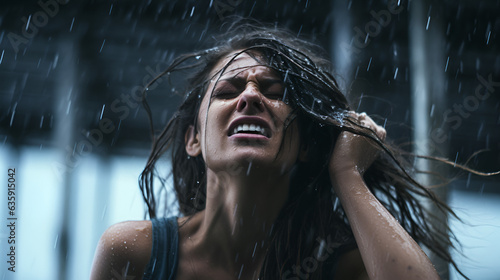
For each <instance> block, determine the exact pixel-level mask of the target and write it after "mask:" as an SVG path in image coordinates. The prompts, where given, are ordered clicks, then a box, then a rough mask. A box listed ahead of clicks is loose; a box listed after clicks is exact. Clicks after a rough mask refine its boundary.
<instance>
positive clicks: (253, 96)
mask: <svg viewBox="0 0 500 280" xmlns="http://www.w3.org/2000/svg"><path fill="white" fill-rule="evenodd" d="M233 56H234V53H232V54H230V55H229V56H228V57H227V58H225V59H223V60H222V61H220V62H219V63H218V65H217V66H216V67H215V69H214V70H213V71H212V74H211V75H212V76H213V74H214V73H217V74H216V75H215V76H214V77H213V79H212V81H211V82H210V84H209V86H208V90H207V92H206V94H205V96H204V98H203V100H202V103H201V107H200V111H199V115H198V128H199V129H198V130H197V132H196V133H195V134H194V133H193V134H191V137H197V138H196V141H198V142H197V143H199V151H198V152H201V153H202V155H203V158H204V160H205V163H206V165H207V168H209V169H211V170H213V171H225V170H226V171H227V170H228V169H231V168H232V167H234V166H235V165H236V166H247V169H245V170H244V171H245V172H247V174H248V172H249V169H250V167H251V168H266V170H272V169H276V170H277V171H278V172H279V174H280V173H284V172H287V171H288V170H289V169H290V168H291V167H292V166H293V164H294V163H295V162H296V161H297V157H298V154H299V147H300V141H299V132H298V127H297V125H296V122H295V121H294V122H292V123H291V124H290V126H289V127H288V129H287V130H286V132H285V131H284V123H285V120H286V119H287V117H289V115H290V113H291V111H292V109H291V108H290V106H288V105H287V104H285V103H284V101H283V93H284V85H283V81H282V80H281V78H280V76H279V75H277V74H276V73H275V72H274V71H273V70H272V69H270V68H268V67H265V66H259V64H262V62H258V61H256V59H255V57H252V56H250V55H248V54H247V53H242V54H240V55H239V56H238V57H236V58H235V59H234V60H233V62H232V63H231V64H230V65H229V66H228V67H227V69H226V70H225V71H224V73H222V75H221V74H220V72H219V70H220V69H222V68H223V67H224V66H225V65H226V63H227V62H228V61H229V60H230V59H231V58H232V57H233ZM259 60H260V59H259ZM219 76H220V79H219V80H218V81H217V78H218V77H219ZM212 92H213V93H212ZM210 98H211V100H210ZM284 133H285V134H286V135H283V134H284ZM283 137H284V141H283V142H282V140H283ZM188 143H189V142H188ZM282 143H283V147H282V149H281V151H280V146H281V145H282ZM278 151H280V152H279V154H278ZM188 153H189V150H188ZM191 155H195V154H191ZM277 155H278V156H277ZM249 163H251V165H250V167H248V165H249ZM269 168H271V169H269Z"/></svg>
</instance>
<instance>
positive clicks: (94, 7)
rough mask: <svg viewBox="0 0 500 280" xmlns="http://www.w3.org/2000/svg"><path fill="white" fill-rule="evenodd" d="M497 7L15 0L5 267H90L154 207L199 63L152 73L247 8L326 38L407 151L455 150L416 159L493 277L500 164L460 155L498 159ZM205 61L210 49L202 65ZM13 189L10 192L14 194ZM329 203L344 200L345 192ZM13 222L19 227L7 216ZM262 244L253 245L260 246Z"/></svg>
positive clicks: (166, 205) (10, 18)
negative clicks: (176, 120)
mask: <svg viewBox="0 0 500 280" xmlns="http://www.w3.org/2000/svg"><path fill="white" fill-rule="evenodd" d="M499 14H500V2H499V1H488V0H481V1H475V2H474V1H438V0H424V1H408V0H399V1H395V0H389V1H365V2H360V1H352V0H333V1H315V0H294V1H284V0H279V1H264V0H258V1H229V0H211V1H180V0H176V1H161V0H149V1H136V2H133V1H113V2H112V3H110V2H99V1H97V2H96V1H84V0H67V1H56V0H41V1H38V2H37V1H27V0H22V1H3V2H2V3H1V4H0V73H1V74H0V85H1V87H0V108H1V110H0V140H1V141H0V155H1V156H0V167H1V168H2V169H1V170H0V174H2V175H0V180H2V181H3V182H5V181H7V170H8V169H9V168H15V169H16V171H17V173H16V176H17V180H18V187H17V192H16V217H17V221H16V222H17V223H18V224H19V226H18V227H17V228H16V238H17V240H18V243H19V244H22V246H21V245H19V246H17V247H16V258H17V259H16V264H15V267H16V272H15V273H12V272H11V271H9V269H8V268H9V267H10V266H11V265H10V264H9V263H7V262H6V260H7V259H6V257H5V255H6V254H4V252H6V250H7V249H9V248H8V246H7V244H6V242H3V243H2V244H0V252H2V259H0V260H1V262H0V279H12V280H17V279H34V280H46V279H47V280H49V279H50V280H53V279H60V280H63V279H88V278H89V276H90V271H91V265H92V261H93V256H94V252H95V249H96V246H97V244H98V241H99V238H100V236H101V234H102V233H103V232H104V231H105V230H106V229H107V228H108V227H109V226H111V225H113V224H116V223H119V222H122V221H128V220H144V219H145V218H146V217H147V213H146V210H145V209H147V207H146V206H145V203H144V202H143V196H142V195H143V194H142V193H141V191H140V189H139V187H138V177H139V175H140V174H141V172H142V171H143V169H144V166H145V165H146V163H147V161H148V157H149V154H150V151H151V147H152V146H153V139H154V135H158V134H160V133H161V131H162V130H163V129H164V127H165V126H166V125H167V124H168V123H169V120H170V119H171V118H172V116H173V115H174V113H175V112H176V110H177V108H178V106H179V105H180V103H181V102H182V100H183V99H184V98H185V96H183V94H185V92H184V91H185V89H186V84H185V83H186V80H187V78H189V75H190V73H188V71H186V72H182V71H179V72H177V73H166V74H165V75H164V76H162V77H161V78H159V79H158V80H156V82H155V83H152V84H150V85H149V87H148V88H146V86H148V84H149V83H150V82H151V81H152V80H153V79H154V78H155V77H157V76H158V75H160V74H161V73H162V72H163V71H164V70H165V69H166V68H167V67H168V65H170V63H171V62H172V61H173V60H174V59H175V58H176V57H178V56H179V55H182V54H184V53H187V52H194V51H198V50H202V49H206V48H208V47H211V46H212V44H213V43H215V42H217V40H219V39H218V37H217V35H219V33H220V32H221V30H224V28H225V27H227V26H228V25H229V24H230V23H231V21H232V20H235V18H236V17H243V18H247V17H251V18H253V19H256V20H257V21H259V22H264V23H267V24H268V25H270V26H277V27H282V28H287V29H289V30H290V31H291V33H292V34H295V35H296V36H297V37H300V38H304V39H307V40H310V41H312V42H314V43H316V44H317V45H319V46H321V47H323V48H324V49H325V50H326V52H327V53H326V56H327V57H328V58H329V60H330V62H331V68H332V73H333V74H334V77H335V79H336V81H337V82H338V84H339V88H340V90H341V91H342V92H343V93H344V94H345V95H346V97H347V99H348V100H349V103H350V105H351V106H350V107H351V109H352V110H356V111H357V112H366V113H367V114H368V115H370V116H372V117H373V119H374V120H375V121H376V122H377V123H378V124H380V125H382V126H383V127H384V128H385V129H386V130H387V133H388V137H389V138H390V141H392V142H391V143H394V144H395V145H397V146H398V147H401V148H402V149H404V150H405V151H406V152H408V153H409V154H413V153H415V154H421V155H426V156H435V157H439V158H445V159H446V160H448V161H449V163H450V164H448V165H446V164H443V163H439V162H430V161H426V160H422V159H415V160H414V162H415V164H416V168H415V169H416V170H420V171H424V172H425V171H427V172H435V173H439V175H442V176H444V177H445V178H448V179H449V182H446V183H447V184H446V186H443V187H439V188H438V189H439V196H440V198H441V199H443V200H445V201H447V202H448V203H449V204H450V205H451V206H452V207H455V208H456V209H459V211H457V214H458V215H459V218H460V219H462V220H463V221H464V223H461V222H459V221H458V220H457V219H454V218H452V217H445V218H444V219H448V226H450V228H452V229H453V230H454V233H455V234H456V235H457V238H458V240H459V241H461V242H462V245H464V246H463V247H461V248H460V247H459V248H460V249H459V250H458V251H454V253H453V257H455V258H456V259H457V262H458V263H459V265H460V266H461V268H462V269H463V271H464V273H465V274H466V275H467V276H468V277H469V278H471V279H495V277H498V275H500V268H499V267H498V264H497V263H495V260H498V259H500V253H499V252H500V242H499V241H498V240H496V239H494V238H493V237H494V236H500V214H498V213H500V208H499V205H500V184H499V182H500V180H499V176H490V177H486V176H478V175H474V174H471V173H467V172H466V171H464V170H462V169H460V168H458V167H460V166H462V165H466V166H467V167H469V168H471V169H473V170H476V171H480V172H485V173H488V172H495V171H498V170H500V94H499V92H500V52H499V48H500V19H499V17H498V15H499ZM203 59H204V57H203V55H201V54H200V55H198V56H195V57H193V61H190V62H189V63H192V64H193V65H194V64H195V63H197V62H201V61H203ZM307 63H308V64H310V62H307ZM281 74H282V75H281V77H282V78H283V81H284V83H285V84H286V83H287V82H289V81H290V80H291V79H294V78H295V76H294V75H297V77H300V78H302V79H303V80H307V79H311V78H312V76H310V75H307V74H304V72H301V73H300V74H298V73H292V72H289V70H288V69H287V70H286V71H284V73H281ZM143 90H144V93H145V95H144V96H145V100H143V96H142V92H143ZM296 91H297V89H296V88H294V87H293V85H292V86H290V87H285V89H284V93H283V97H282V100H283V101H284V102H285V104H282V103H280V102H278V101H276V102H275V103H274V104H275V105H276V106H275V107H276V108H280V106H281V105H283V106H292V104H293V102H292V101H291V98H293V97H294V96H295V95H294V92H296ZM304 95H308V93H307V92H304ZM309 95H310V94H309ZM310 96H312V95H310ZM196 97H197V98H198V99H200V100H201V99H202V95H198V96H196ZM307 100H308V104H307V106H308V109H310V110H311V112H312V113H314V114H315V116H317V119H318V120H323V122H325V123H326V122H327V121H328V118H327V117H326V116H325V115H324V112H334V113H332V115H331V116H330V118H331V119H333V120H335V121H336V122H338V126H339V127H340V128H343V127H344V126H345V122H344V120H345V114H344V113H342V112H341V111H338V108H334V107H330V106H329V105H328V104H330V103H327V102H325V99H317V98H311V99H307ZM144 101H146V102H147V105H146V106H148V108H149V110H150V112H151V117H152V120H153V122H152V123H151V124H150V122H149V119H148V113H147V111H148V109H146V106H145V105H144V103H145V102H144ZM227 103H228V104H229V103H230V102H227ZM336 110H337V111H336ZM323 125H324V124H323V123H322V124H321V127H323ZM151 126H152V127H151ZM160 144H161V143H160ZM170 156H171V155H170V154H169V152H167V153H166V154H165V155H164V156H163V157H162V159H161V160H160V161H159V162H161V167H160V168H159V169H158V170H155V172H157V173H158V174H161V175H162V176H163V179H162V181H161V182H158V185H162V186H164V188H163V190H158V194H157V198H158V200H159V203H158V208H159V209H160V211H162V212H163V214H164V215H165V216H169V215H178V214H179V205H178V202H177V200H176V199H175V192H174V190H173V180H174V179H173V178H172V176H169V175H168V174H169V170H170V169H171V168H172V164H171V161H170ZM187 158H188V160H192V158H191V156H189V155H188V156H187ZM412 160H413V159H412ZM285 167H286V166H283V167H282V169H283V170H282V173H284V172H285V171H284V170H285ZM257 169H258V162H257V161H253V159H252V160H249V162H248V166H247V168H246V169H244V170H243V171H242V172H243V174H246V175H247V176H251V175H252V174H253V173H254V171H255V170H257ZM422 176H424V175H422ZM437 177H439V176H437ZM417 179H419V180H420V179H422V180H424V181H425V180H427V182H432V185H440V183H443V182H442V181H440V180H439V178H434V177H432V176H431V177H425V176H424V177H418V178H417ZM202 182H203V183H204V181H203V180H201V181H198V183H197V185H202ZM181 183H182V182H181ZM1 193H2V194H1V195H0V200H1V203H2V205H5V206H6V205H7V199H8V195H7V192H5V191H2V192H1ZM334 195H335V194H332V196H334ZM197 199H199V197H197V198H196V199H193V200H197ZM204 199H207V198H206V197H203V198H201V200H203V201H204ZM196 203H198V202H196ZM2 207H3V206H2ZM237 207H238V205H236V208H234V214H236V210H237V209H238V208H237ZM328 207H329V208H330V209H331V211H333V212H337V211H343V210H342V205H341V203H340V201H339V200H338V198H337V197H336V198H335V199H334V203H333V205H329V206H328ZM3 208H5V209H2V210H0V214H1V218H2V219H3V221H4V223H5V222H6V219H7V216H8V213H7V210H6V209H7V208H6V207H3ZM455 208H454V209H455ZM242 209H243V206H240V209H238V211H243V210H242ZM255 211H256V210H255V207H254V208H253V211H252V216H253V214H254V212H255ZM257 213H258V211H257ZM229 216H230V214H229ZM233 216H234V215H233ZM245 222H246V221H245ZM266 226H267V228H269V227H271V228H272V227H274V225H269V224H267V225H266ZM230 231H231V232H232V233H235V232H236V231H237V228H236V225H235V227H233V228H231V229H230ZM0 234H1V235H2V236H7V235H8V233H7V229H6V228H5V226H4V227H2V229H1V231H0ZM311 234H312V235H313V239H314V240H316V238H319V237H317V236H314V234H315V233H314V232H313V233H311ZM322 238H325V237H322ZM2 240H3V239H2ZM259 242H260V241H259ZM320 244H321V246H320V252H323V251H325V250H327V249H326V248H325V246H326V245H325V241H324V240H321V243H320ZM120 245H123V246H127V247H125V248H127V249H130V248H132V245H131V244H126V243H124V244H120ZM251 245H252V246H251V247H252V248H253V250H250V252H249V254H250V256H251V257H252V258H253V257H254V255H255V254H256V250H257V255H258V250H259V248H257V243H255V245H254V244H253V243H252V244H251ZM262 245H264V243H262ZM252 248H251V249H252ZM460 250H462V251H460ZM320 252H318V255H321V254H322V253H320ZM460 252H463V254H464V255H465V256H467V257H468V258H466V257H464V256H462V255H461V254H460ZM238 256H239V257H240V258H243V252H241V254H240V255H236V260H237V259H238ZM431 259H432V261H433V262H435V264H436V266H439V265H442V266H443V267H442V275H441V276H442V278H443V279H463V278H462V276H460V275H459V274H458V273H457V272H456V271H455V270H454V269H453V268H452V267H450V266H448V265H447V264H444V263H443V261H442V260H441V259H439V258H438V257H436V256H431ZM245 270H246V271H245ZM248 270H250V269H249V268H248V267H244V266H243V265H242V266H241V268H240V269H239V270H238V271H236V272H235V275H234V276H235V277H237V278H238V279H240V277H241V278H242V279H246V278H245V277H250V276H251V275H252V272H249V271H248ZM117 273H118V274H120V273H124V274H122V276H124V277H127V274H130V273H131V271H130V270H129V266H127V267H125V268H124V270H123V271H117ZM253 273H254V274H255V272H253ZM129 278H131V276H130V275H128V278H127V279H129ZM124 279H125V278H124Z"/></svg>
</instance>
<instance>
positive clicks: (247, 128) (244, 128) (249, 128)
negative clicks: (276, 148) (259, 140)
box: [233, 124, 266, 135]
mask: <svg viewBox="0 0 500 280" xmlns="http://www.w3.org/2000/svg"><path fill="white" fill-rule="evenodd" d="M238 132H258V133H260V134H262V135H265V132H266V131H265V129H264V128H263V127H261V126H260V125H256V124H250V125H249V124H240V125H238V126H237V127H235V128H234V130H233V134H236V133H238Z"/></svg>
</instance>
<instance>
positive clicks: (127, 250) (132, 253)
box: [90, 221, 152, 280]
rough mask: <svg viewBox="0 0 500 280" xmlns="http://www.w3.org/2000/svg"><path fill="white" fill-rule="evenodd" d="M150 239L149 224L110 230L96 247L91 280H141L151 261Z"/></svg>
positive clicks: (123, 225)
mask: <svg viewBox="0 0 500 280" xmlns="http://www.w3.org/2000/svg"><path fill="white" fill-rule="evenodd" d="M151 238H152V235H151V222H150V221H129V222H123V223H118V224H115V225H112V226H110V227H109V228H108V229H107V230H106V231H105V232H104V233H103V235H102V237H101V239H100V240H99V244H98V245H97V249H96V252H95V256H94V263H93V264H92V272H91V275H90V279H91V280H109V279H136V280H139V279H142V275H143V274H144V269H145V268H146V266H147V264H148V262H149V259H150V257H151V247H152V241H151V240H152V239H151Z"/></svg>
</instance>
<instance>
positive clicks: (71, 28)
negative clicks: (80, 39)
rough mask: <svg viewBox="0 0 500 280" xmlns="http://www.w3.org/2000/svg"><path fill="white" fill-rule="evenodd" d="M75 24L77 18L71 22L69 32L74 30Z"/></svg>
mask: <svg viewBox="0 0 500 280" xmlns="http://www.w3.org/2000/svg"><path fill="white" fill-rule="evenodd" d="M74 23H75V17H73V20H72V21H71V26H70V27H69V32H71V31H72V30H73V24H74Z"/></svg>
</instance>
